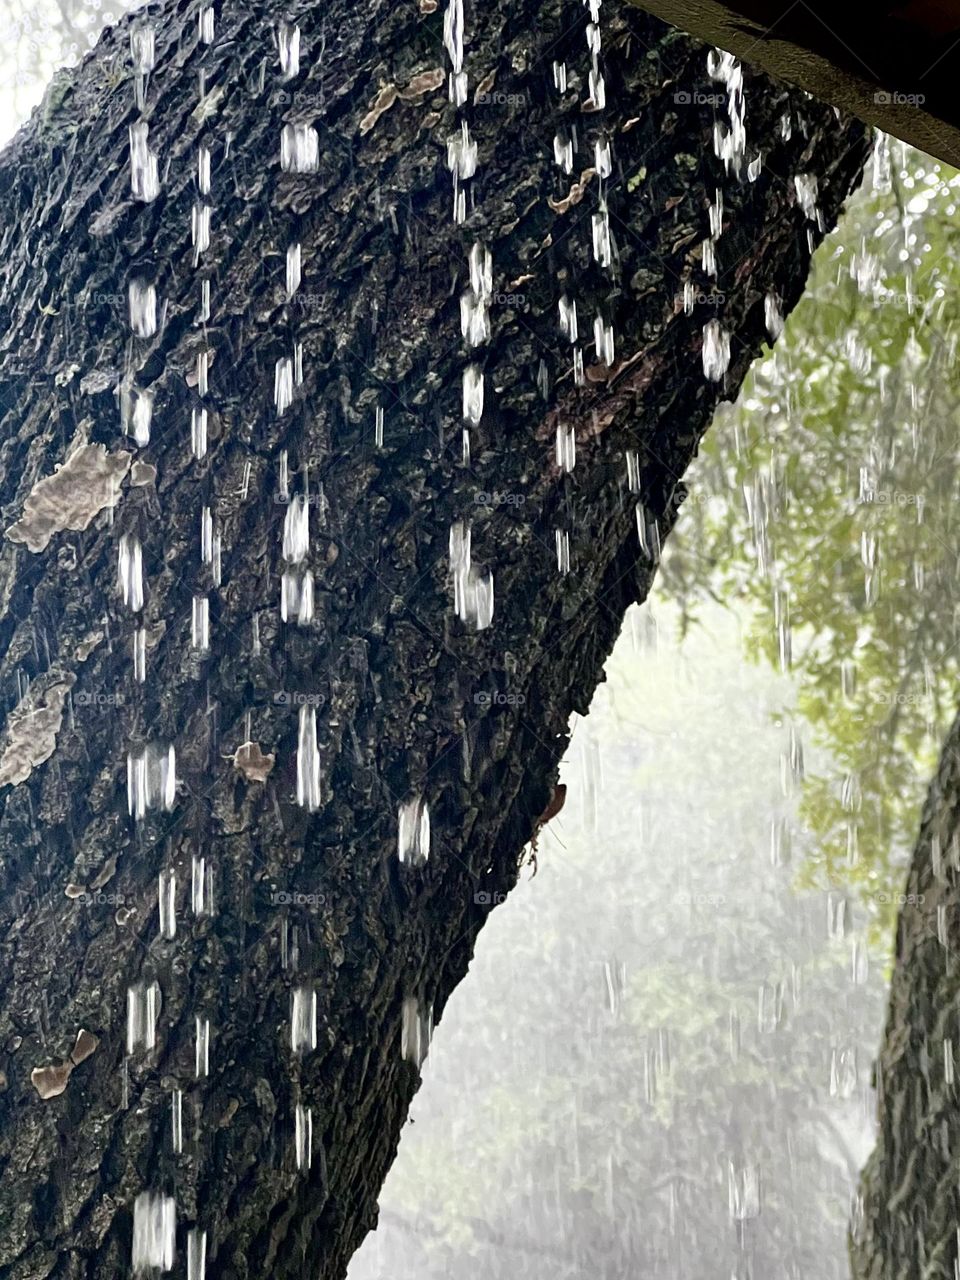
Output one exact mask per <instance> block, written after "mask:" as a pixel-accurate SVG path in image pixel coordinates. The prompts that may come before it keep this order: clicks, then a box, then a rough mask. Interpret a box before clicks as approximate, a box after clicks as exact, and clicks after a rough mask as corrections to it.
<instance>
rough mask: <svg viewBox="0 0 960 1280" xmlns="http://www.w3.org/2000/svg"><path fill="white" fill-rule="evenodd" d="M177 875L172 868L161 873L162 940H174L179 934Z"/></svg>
mask: <svg viewBox="0 0 960 1280" xmlns="http://www.w3.org/2000/svg"><path fill="white" fill-rule="evenodd" d="M176 900H177V875H176V872H175V871H174V870H173V869H172V868H171V867H165V868H164V869H163V871H161V872H160V882H159V889H158V895H157V909H158V912H159V916H160V936H161V938H167V939H170V938H174V937H176V934H177V907H176Z"/></svg>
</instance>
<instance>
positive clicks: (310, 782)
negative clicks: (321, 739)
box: [297, 706, 320, 812]
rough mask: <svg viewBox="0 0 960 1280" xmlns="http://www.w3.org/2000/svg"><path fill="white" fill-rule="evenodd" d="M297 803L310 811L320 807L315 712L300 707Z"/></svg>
mask: <svg viewBox="0 0 960 1280" xmlns="http://www.w3.org/2000/svg"><path fill="white" fill-rule="evenodd" d="M297 804H299V805H301V806H303V807H304V808H306V809H309V810H310V811H311V812H313V810H315V809H319V807H320V751H319V748H318V746H317V713H316V709H315V708H314V707H311V706H302V707H301V708H300V724H299V730H298V734H297Z"/></svg>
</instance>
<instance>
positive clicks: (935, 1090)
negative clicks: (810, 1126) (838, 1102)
mask: <svg viewBox="0 0 960 1280" xmlns="http://www.w3.org/2000/svg"><path fill="white" fill-rule="evenodd" d="M904 892H905V895H906V902H905V904H904V906H903V907H902V908H901V911H900V918H899V921H898V925H897V952H896V963H895V967H894V972H893V981H892V984H891V988H890V1005H889V1009H888V1012H887V1025H886V1030H885V1032H884V1039H883V1045H882V1047H881V1051H880V1055H879V1057H878V1059H877V1062H876V1064H875V1067H874V1084H875V1086H876V1089H877V1100H878V1101H877V1110H878V1120H879V1135H878V1139H877V1145H876V1148H875V1149H874V1151H873V1154H872V1155H871V1157H870V1159H869V1161H868V1162H867V1166H866V1169H865V1170H864V1173H863V1178H862V1181H861V1188H860V1190H861V1200H862V1203H860V1204H859V1205H858V1210H857V1213H856V1215H855V1219H854V1223H853V1227H852V1231H851V1247H850V1253H851V1258H852V1272H853V1277H854V1280H908V1278H909V1280H914V1277H922V1280H956V1275H957V1266H958V1259H960V1249H958V1235H957V1228H958V1223H960V1120H958V1111H957V1084H956V1083H954V1064H956V1065H957V1066H960V1061H958V1059H960V958H958V946H960V719H958V720H957V721H955V723H954V725H953V727H952V728H951V730H950V733H949V735H948V737H947V741H946V743H945V745H944V749H943V753H942V755H941V758H940V765H939V768H938V770H937V776H936V778H935V779H934V781H933V784H932V785H931V788H930V793H929V795H928V797H927V803H926V807H925V809H924V813H923V818H922V820H921V826H920V836H919V839H918V841H917V847H916V850H915V852H914V856H913V863H912V865H911V868H910V873H909V876H908V878H907V884H906V887H905V890H904Z"/></svg>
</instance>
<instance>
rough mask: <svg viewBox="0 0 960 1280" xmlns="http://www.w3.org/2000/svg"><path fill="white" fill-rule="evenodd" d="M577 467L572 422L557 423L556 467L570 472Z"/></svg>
mask: <svg viewBox="0 0 960 1280" xmlns="http://www.w3.org/2000/svg"><path fill="white" fill-rule="evenodd" d="M576 465H577V436H576V431H575V430H574V426H573V423H572V422H558V423H557V466H558V467H559V468H560V470H561V471H572V470H573V469H574V467H575V466H576Z"/></svg>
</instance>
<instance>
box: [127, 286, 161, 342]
mask: <svg viewBox="0 0 960 1280" xmlns="http://www.w3.org/2000/svg"><path fill="white" fill-rule="evenodd" d="M128 298H129V303H130V328H131V329H132V330H133V332H134V334H135V335H136V336H137V337H138V338H152V337H153V335H154V334H155V333H156V332H157V291H156V289H155V288H154V287H153V285H152V284H148V283H147V282H146V281H145V280H131V281H130V285H129V288H128Z"/></svg>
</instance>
